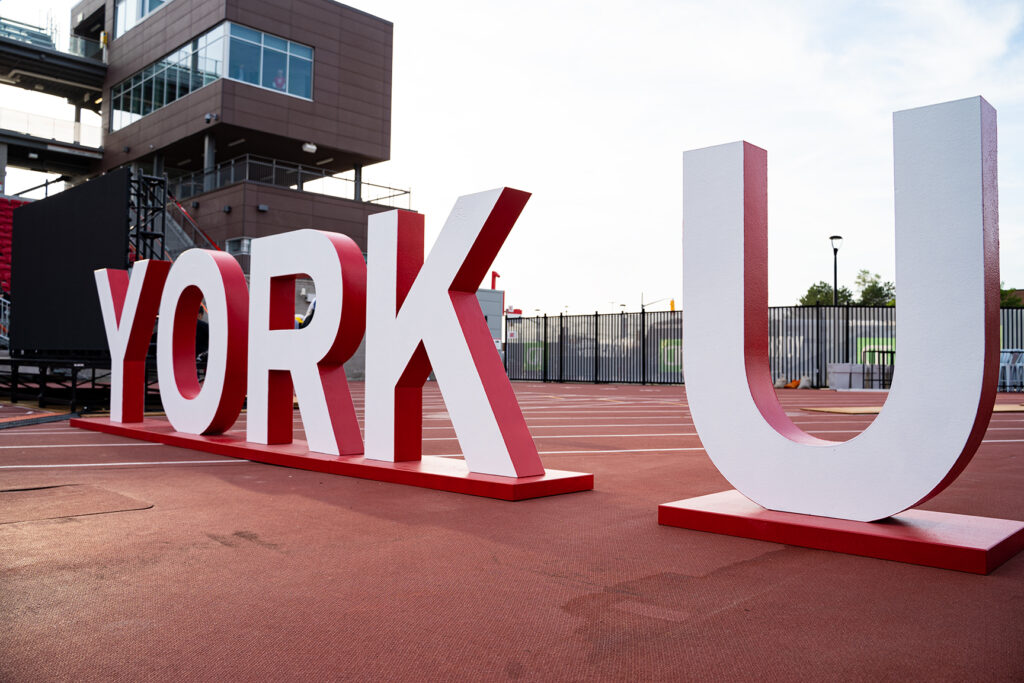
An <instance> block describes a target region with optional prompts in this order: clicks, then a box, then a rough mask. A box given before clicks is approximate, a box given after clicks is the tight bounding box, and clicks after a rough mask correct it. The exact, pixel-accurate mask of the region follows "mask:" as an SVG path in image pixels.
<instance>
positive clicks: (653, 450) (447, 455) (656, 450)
mask: <svg viewBox="0 0 1024 683" xmlns="http://www.w3.org/2000/svg"><path fill="white" fill-rule="evenodd" d="M703 450H704V449H703V448H700V447H694V448H624V449H622V450H597V451H537V452H538V453H539V454H540V455H567V454H568V455H578V454H588V453H668V452H676V451H703ZM424 455H430V456H431V457H434V458H461V457H463V454H462V453H443V454H439V455H433V454H430V453H424Z"/></svg>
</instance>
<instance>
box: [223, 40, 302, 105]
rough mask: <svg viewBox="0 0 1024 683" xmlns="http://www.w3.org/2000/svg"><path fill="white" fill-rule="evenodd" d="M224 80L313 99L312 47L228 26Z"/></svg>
mask: <svg viewBox="0 0 1024 683" xmlns="http://www.w3.org/2000/svg"><path fill="white" fill-rule="evenodd" d="M229 26H230V27H231V43H230V47H229V56H228V73H227V74H225V75H226V76H227V78H230V79H232V80H235V81H242V82H243V83H250V84H252V85H256V86H259V87H261V88H266V89H267V90H276V91H278V92H286V93H288V94H289V95H295V96H296V97H302V98H305V99H307V100H309V99H312V98H313V48H311V47H307V46H305V45H300V44H299V43H293V42H292V41H290V40H285V39H284V38H278V37H277V36H272V35H270V34H269V33H263V32H262V31H256V30H254V29H251V28H247V27H245V26H242V25H240V24H229Z"/></svg>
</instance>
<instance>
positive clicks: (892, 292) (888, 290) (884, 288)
mask: <svg viewBox="0 0 1024 683" xmlns="http://www.w3.org/2000/svg"><path fill="white" fill-rule="evenodd" d="M856 287H857V291H858V292H860V299H858V300H857V303H858V304H859V305H861V306H895V305H896V286H895V285H893V283H891V282H882V276H881V275H879V274H878V273H874V274H872V273H871V271H869V270H861V271H860V272H859V273H857V280H856Z"/></svg>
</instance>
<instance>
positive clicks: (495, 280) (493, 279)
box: [491, 270, 501, 289]
mask: <svg viewBox="0 0 1024 683" xmlns="http://www.w3.org/2000/svg"><path fill="white" fill-rule="evenodd" d="M499 277H501V276H500V275H498V271H496V270H492V271H491V289H497V288H498V278H499Z"/></svg>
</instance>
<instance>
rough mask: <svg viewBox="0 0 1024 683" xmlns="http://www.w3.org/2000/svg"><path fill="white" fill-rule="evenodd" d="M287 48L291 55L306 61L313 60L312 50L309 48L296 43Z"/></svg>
mask: <svg viewBox="0 0 1024 683" xmlns="http://www.w3.org/2000/svg"><path fill="white" fill-rule="evenodd" d="M288 48H289V49H288V51H289V52H291V53H292V54H293V55H297V56H299V57H305V58H306V59H310V60H311V59H313V48H311V47H306V46H305V45H299V44H298V43H289V44H288Z"/></svg>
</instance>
